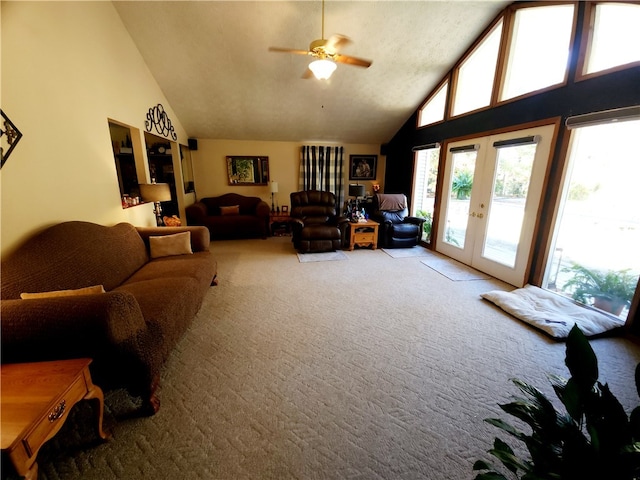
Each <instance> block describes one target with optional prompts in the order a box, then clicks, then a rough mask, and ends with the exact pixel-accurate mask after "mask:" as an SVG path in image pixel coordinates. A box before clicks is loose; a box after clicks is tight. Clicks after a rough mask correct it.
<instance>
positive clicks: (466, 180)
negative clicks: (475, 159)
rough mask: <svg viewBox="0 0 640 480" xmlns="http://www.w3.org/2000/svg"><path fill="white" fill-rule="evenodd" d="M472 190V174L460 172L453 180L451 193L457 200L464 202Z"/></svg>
mask: <svg viewBox="0 0 640 480" xmlns="http://www.w3.org/2000/svg"><path fill="white" fill-rule="evenodd" d="M472 188H473V172H470V171H469V170H461V171H459V172H458V173H457V174H456V176H455V177H454V178H453V182H452V183H451V191H452V192H453V193H455V195H456V198H457V199H458V200H466V199H467V198H469V195H471V189H472Z"/></svg>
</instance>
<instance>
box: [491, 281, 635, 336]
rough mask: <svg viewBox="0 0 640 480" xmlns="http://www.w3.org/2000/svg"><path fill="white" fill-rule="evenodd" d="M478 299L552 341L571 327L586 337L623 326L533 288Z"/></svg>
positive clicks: (529, 286) (564, 334)
mask: <svg viewBox="0 0 640 480" xmlns="http://www.w3.org/2000/svg"><path fill="white" fill-rule="evenodd" d="M480 296H481V297H482V298H484V299H485V300H488V301H490V302H492V303H494V304H496V305H497V306H498V307H500V308H501V309H503V310H504V311H505V312H507V313H510V314H511V315H513V316H514V317H516V318H518V319H519V320H522V321H523V322H526V323H528V324H530V325H532V326H534V327H536V328H539V329H540V330H542V331H544V332H546V333H548V334H549V335H551V336H552V337H555V338H566V337H567V335H569V331H570V330H571V328H572V327H573V325H574V324H577V325H578V327H580V330H582V332H583V333H584V334H585V335H586V336H588V337H589V336H593V335H598V334H600V333H604V332H606V331H608V330H612V329H614V328H618V327H622V326H624V322H623V321H622V320H620V319H616V318H614V317H611V316H609V315H605V314H604V313H600V312H598V311H596V310H593V309H591V308H588V307H583V306H579V305H576V304H575V303H574V302H573V301H571V300H570V299H568V298H565V297H562V296H560V295H558V294H555V293H553V292H549V291H547V290H543V289H542V288H538V287H534V286H533V285H526V286H525V287H524V288H519V289H517V290H513V291H512V292H503V291H499V290H494V291H491V292H487V293H483V294H482V295H480Z"/></svg>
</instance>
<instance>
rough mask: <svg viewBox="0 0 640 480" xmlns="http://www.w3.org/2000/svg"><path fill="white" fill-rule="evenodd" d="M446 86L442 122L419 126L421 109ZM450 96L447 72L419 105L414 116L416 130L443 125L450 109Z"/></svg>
mask: <svg viewBox="0 0 640 480" xmlns="http://www.w3.org/2000/svg"><path fill="white" fill-rule="evenodd" d="M447 82H448V85H447V92H446V98H445V100H444V115H443V116H442V120H438V121H437V122H433V123H428V124H426V125H420V115H421V113H422V109H423V108H424V107H425V106H426V105H427V104H428V103H429V102H430V101H431V100H433V98H434V97H435V96H436V95H437V94H438V92H439V91H440V89H441V88H442V87H444V86H445V84H446V83H447ZM450 96H451V72H448V73H447V74H446V75H445V76H444V78H443V79H442V80H441V81H440V82H439V83H438V85H437V86H436V87H435V88H434V89H433V90H431V92H429V95H427V97H426V99H425V100H424V101H423V102H422V103H421V104H420V106H419V107H418V111H417V113H418V114H417V115H416V130H420V129H421V128H427V127H431V126H433V125H438V124H439V123H444V122H446V121H447V120H448V119H449V109H450Z"/></svg>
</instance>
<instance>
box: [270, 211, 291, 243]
mask: <svg viewBox="0 0 640 480" xmlns="http://www.w3.org/2000/svg"><path fill="white" fill-rule="evenodd" d="M290 221H291V217H290V216H289V213H272V214H271V215H269V228H270V230H271V236H272V237H275V236H276V234H277V232H278V230H284V235H290V234H291V224H290V223H289V222H290ZM278 236H279V235H278Z"/></svg>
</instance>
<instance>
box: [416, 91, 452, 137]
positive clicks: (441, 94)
mask: <svg viewBox="0 0 640 480" xmlns="http://www.w3.org/2000/svg"><path fill="white" fill-rule="evenodd" d="M448 86H449V82H446V83H445V84H444V85H443V86H442V87H440V89H439V90H438V91H437V92H436V94H435V95H434V96H433V97H431V99H429V101H428V102H427V103H426V104H425V106H424V107H422V109H421V110H420V113H419V118H418V126H419V127H424V126H425V125H430V124H432V123H436V122H439V121H441V120H444V107H445V103H446V101H447V87H448Z"/></svg>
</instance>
